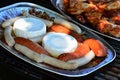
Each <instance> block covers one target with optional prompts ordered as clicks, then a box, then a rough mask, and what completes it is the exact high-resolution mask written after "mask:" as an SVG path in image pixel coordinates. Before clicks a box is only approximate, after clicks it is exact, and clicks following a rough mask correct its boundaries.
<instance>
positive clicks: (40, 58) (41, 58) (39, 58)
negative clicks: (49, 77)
mask: <svg viewBox="0 0 120 80" xmlns="http://www.w3.org/2000/svg"><path fill="white" fill-rule="evenodd" d="M15 49H16V50H18V51H19V52H21V53H23V54H24V55H25V56H27V57H28V58H30V59H32V60H34V61H36V62H37V63H46V64H49V65H51V66H54V67H57V68H61V69H76V68H77V67H78V66H76V64H75V63H68V62H64V61H60V60H58V59H56V58H53V57H51V56H48V55H46V54H39V53H37V52H35V51H33V50H31V49H29V48H27V47H26V46H23V45H21V44H15Z"/></svg>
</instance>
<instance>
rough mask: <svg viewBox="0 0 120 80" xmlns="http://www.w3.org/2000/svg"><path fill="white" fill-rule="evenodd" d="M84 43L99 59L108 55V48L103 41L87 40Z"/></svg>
mask: <svg viewBox="0 0 120 80" xmlns="http://www.w3.org/2000/svg"><path fill="white" fill-rule="evenodd" d="M83 43H84V44H87V45H88V46H89V47H90V48H91V49H92V50H93V52H94V53H95V55H96V56H97V57H104V56H106V55H107V48H106V47H105V45H104V44H103V43H102V42H101V41H99V40H97V39H93V38H90V39H86V40H85V41H84V42H83Z"/></svg>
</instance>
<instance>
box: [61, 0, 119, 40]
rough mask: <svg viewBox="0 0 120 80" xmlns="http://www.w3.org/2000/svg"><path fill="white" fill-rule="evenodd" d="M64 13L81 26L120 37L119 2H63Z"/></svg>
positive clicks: (101, 0)
mask: <svg viewBox="0 0 120 80" xmlns="http://www.w3.org/2000/svg"><path fill="white" fill-rule="evenodd" d="M63 4H64V7H65V11H66V12H67V13H68V14H71V15H73V16H74V17H75V18H76V19H77V20H78V21H80V22H81V23H83V24H92V26H93V29H97V30H98V31H100V32H101V33H105V34H108V35H111V36H114V37H118V38H119V37H120V0H63Z"/></svg>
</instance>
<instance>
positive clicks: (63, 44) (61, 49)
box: [42, 32, 78, 57]
mask: <svg viewBox="0 0 120 80" xmlns="http://www.w3.org/2000/svg"><path fill="white" fill-rule="evenodd" d="M42 43H43V47H44V48H45V49H46V50H47V51H48V52H49V53H50V54H51V55H52V56H53V57H58V56H59V55H61V54H63V53H69V52H73V51H75V49H76V48H77V46H78V43H77V41H76V39H75V38H74V37H72V36H70V35H68V34H65V33H55V32H49V33H48V34H46V35H45V36H44V37H43V40H42Z"/></svg>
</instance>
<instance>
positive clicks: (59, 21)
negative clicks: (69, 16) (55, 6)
mask: <svg viewBox="0 0 120 80" xmlns="http://www.w3.org/2000/svg"><path fill="white" fill-rule="evenodd" d="M54 23H56V24H60V25H63V26H65V27H67V28H68V29H71V30H73V31H75V32H77V33H78V34H81V32H82V30H81V29H80V28H79V27H78V26H77V25H75V24H73V23H71V22H68V21H66V20H64V19H61V18H55V19H54Z"/></svg>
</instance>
